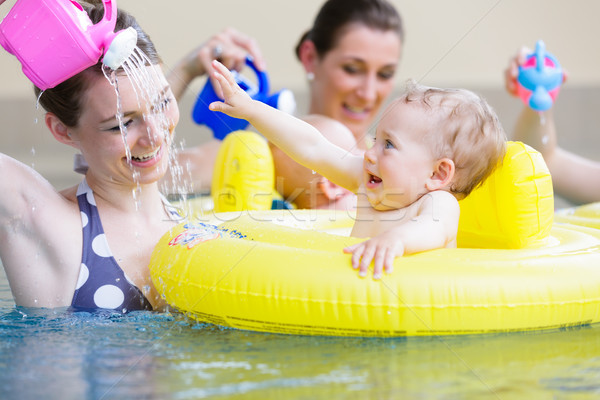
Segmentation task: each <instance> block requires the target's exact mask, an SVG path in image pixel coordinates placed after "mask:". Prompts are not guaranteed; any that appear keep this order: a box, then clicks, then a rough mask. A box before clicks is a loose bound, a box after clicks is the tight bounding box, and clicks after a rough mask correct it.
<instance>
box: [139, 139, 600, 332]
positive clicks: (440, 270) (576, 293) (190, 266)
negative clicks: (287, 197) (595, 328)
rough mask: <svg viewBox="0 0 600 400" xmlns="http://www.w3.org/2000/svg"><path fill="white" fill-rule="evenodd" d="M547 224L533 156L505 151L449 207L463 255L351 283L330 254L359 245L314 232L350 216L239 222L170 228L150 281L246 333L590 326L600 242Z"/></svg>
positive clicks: (243, 217) (282, 214)
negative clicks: (456, 207) (457, 215)
mask: <svg viewBox="0 0 600 400" xmlns="http://www.w3.org/2000/svg"><path fill="white" fill-rule="evenodd" d="M247 167H248V166H246V168H247ZM243 169H244V168H242V169H240V170H243ZM250 170H251V168H250ZM244 175H245V176H248V175H247V174H246V173H244ZM260 190H261V191H263V190H264V187H263V188H261V189H260ZM248 194H249V195H250V197H252V196H253V195H252V193H251V192H247V195H248ZM553 212H554V211H553V197H552V185H551V179H550V174H549V173H548V169H547V167H546V165H545V163H544V162H543V159H542V157H541V156H540V155H539V153H537V152H536V151H535V150H533V149H531V148H530V147H528V146H525V145H524V144H522V143H517V142H510V143H508V146H507V154H506V156H505V158H504V161H503V163H502V165H501V166H499V167H498V168H497V169H496V171H495V172H494V174H493V175H492V177H490V178H489V179H488V180H487V181H486V183H485V184H484V185H483V186H482V187H480V188H478V189H476V190H475V191H474V192H473V193H472V194H471V195H470V196H469V197H467V199H465V200H463V201H461V221H460V224H459V232H458V242H459V246H460V247H470V248H459V249H440V250H434V251H429V252H424V253H420V254H415V255H411V256H406V257H402V258H398V259H397V260H396V262H395V270H394V273H393V274H391V275H389V276H384V279H382V280H381V281H374V280H372V279H360V278H358V276H357V273H356V271H353V270H352V269H351V266H350V256H349V255H347V254H343V252H342V249H343V248H344V247H346V246H348V245H350V244H353V243H356V242H357V241H359V239H355V238H350V237H347V236H341V235H335V234H331V233H327V232H324V231H330V232H336V231H344V230H345V231H346V233H347V231H348V228H349V227H351V226H352V224H353V222H354V221H353V218H352V217H353V216H351V215H347V214H345V213H344V212H342V211H337V214H335V212H334V213H332V212H317V211H315V210H305V211H300V210H299V211H293V212H292V211H290V210H279V211H251V210H249V211H245V212H242V211H239V212H230V213H221V214H219V213H217V214H214V215H212V216H211V218H210V220H206V221H204V222H202V221H196V222H190V223H183V224H181V225H179V226H178V227H177V228H176V229H174V230H173V231H171V232H170V233H168V234H166V235H165V236H164V237H163V238H162V239H161V241H160V242H159V243H158V245H157V246H156V249H155V251H154V253H153V255H152V260H151V265H150V271H151V275H152V279H153V282H154V284H155V286H156V288H157V289H158V290H159V292H160V293H162V294H163V296H164V297H165V299H166V301H167V302H168V303H169V304H171V305H172V306H174V307H176V308H178V309H180V310H182V311H184V312H186V313H188V314H189V315H190V316H192V317H194V318H197V319H198V320H200V321H205V322H210V323H214V324H217V325H222V326H231V327H236V328H240V329H250V330H256V331H265V332H276V333H290V334H309V335H336V336H403V335H437V334H470V333H485V332H505V331H523V330H533V329H551V328H559V327H567V326H575V325H584V324H590V323H594V322H597V321H598V318H599V313H600V311H599V307H598V303H599V302H600V285H599V284H598V283H600V269H598V268H594V267H593V266H594V265H595V264H596V263H598V262H599V261H600V231H596V230H593V229H587V228H584V227H570V226H565V227H555V228H554V229H553V230H552V235H551V236H549V234H550V232H551V231H550V229H551V226H552V217H553ZM199 217H203V216H199ZM211 224H218V227H217V226H215V225H211ZM317 230H318V231H317Z"/></svg>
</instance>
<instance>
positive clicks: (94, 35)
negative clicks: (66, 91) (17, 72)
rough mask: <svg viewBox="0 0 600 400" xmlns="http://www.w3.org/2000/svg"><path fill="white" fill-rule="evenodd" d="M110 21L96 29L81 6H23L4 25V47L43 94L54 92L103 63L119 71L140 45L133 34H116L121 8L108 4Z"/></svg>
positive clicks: (41, 1) (66, 0) (51, 1)
mask: <svg viewBox="0 0 600 400" xmlns="http://www.w3.org/2000/svg"><path fill="white" fill-rule="evenodd" d="M103 5H104V17H103V18H102V20H101V21H100V22H98V23H97V24H93V23H92V21H91V20H90V18H89V17H88V15H87V13H86V12H85V10H84V9H83V7H82V6H81V5H80V4H79V3H78V2H76V1H75V0H17V2H16V3H15V5H14V6H13V8H12V9H11V10H10V11H9V13H8V15H7V16H6V17H5V18H4V19H3V20H2V22H0V44H1V45H2V47H4V48H5V49H6V51H8V52H9V53H11V54H13V55H15V56H16V57H17V59H18V60H19V61H20V62H21V64H22V67H23V73H24V74H25V75H26V76H27V77H28V78H29V79H30V80H31V81H32V82H33V83H34V84H35V85H36V86H37V87H39V88H40V89H42V90H45V89H48V88H52V87H54V86H56V85H58V84H60V83H62V82H64V81H66V80H67V79H69V78H70V77H72V76H74V75H76V74H78V73H79V72H81V71H83V70H85V69H86V68H88V67H91V66H92V65H95V64H96V63H97V62H98V60H99V59H100V57H102V56H103V55H104V58H103V62H104V63H105V64H106V65H108V66H109V67H110V68H112V69H117V68H118V67H119V66H120V65H122V64H123V62H124V61H125V60H126V59H127V58H128V57H129V55H130V54H131V52H132V51H133V49H134V48H135V45H136V42H137V32H136V31H135V29H133V28H128V29H124V30H122V31H119V32H117V33H115V32H114V29H115V25H116V22H117V5H116V1H114V0H103Z"/></svg>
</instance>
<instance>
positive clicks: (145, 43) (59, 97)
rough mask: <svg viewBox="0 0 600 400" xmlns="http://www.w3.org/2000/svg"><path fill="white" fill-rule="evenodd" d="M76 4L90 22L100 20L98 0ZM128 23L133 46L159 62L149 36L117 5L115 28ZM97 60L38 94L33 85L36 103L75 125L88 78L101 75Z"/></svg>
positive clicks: (89, 80)
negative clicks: (134, 44)
mask: <svg viewBox="0 0 600 400" xmlns="http://www.w3.org/2000/svg"><path fill="white" fill-rule="evenodd" d="M80 4H81V6H82V7H83V8H84V10H85V11H86V12H87V13H88V15H89V17H90V19H91V21H92V22H93V23H94V24H96V23H98V22H100V21H101V20H102V18H103V17H104V5H103V3H102V0H89V1H86V2H80ZM129 27H132V28H134V29H135V30H136V32H137V47H138V48H139V49H140V50H141V51H142V52H143V53H144V54H145V55H146V56H147V57H148V59H149V60H150V62H151V63H152V64H159V63H160V62H161V59H160V57H159V55H158V52H157V51H156V48H155V47H154V43H152V40H151V39H150V36H148V34H146V32H144V31H143V30H142V28H141V27H140V25H139V24H138V22H137V20H136V19H135V18H134V17H133V16H132V15H131V14H129V13H127V12H125V11H123V10H120V9H119V10H118V11H117V20H116V25H115V32H117V31H120V30H122V29H126V28H129ZM101 60H102V59H100V60H99V61H98V63H96V64H95V65H93V66H91V67H89V68H87V69H86V70H84V71H82V72H80V73H78V74H77V75H75V76H73V77H71V78H69V79H67V80H66V81H64V82H62V83H60V84H58V85H57V86H55V87H54V88H51V89H46V90H45V91H44V92H43V94H42V95H41V96H40V93H42V91H41V90H40V89H39V88H38V87H34V91H35V94H36V96H37V97H39V102H40V105H41V106H42V107H43V108H44V110H46V111H47V112H51V113H53V114H54V115H56V116H57V117H58V119H60V120H61V122H62V123H63V124H65V125H66V126H68V127H75V126H77V124H78V122H79V118H80V116H81V112H82V107H83V98H84V95H85V92H86V91H87V89H88V87H89V84H90V82H92V81H93V79H94V78H95V77H96V76H103V75H104V73H103V72H102V61H101Z"/></svg>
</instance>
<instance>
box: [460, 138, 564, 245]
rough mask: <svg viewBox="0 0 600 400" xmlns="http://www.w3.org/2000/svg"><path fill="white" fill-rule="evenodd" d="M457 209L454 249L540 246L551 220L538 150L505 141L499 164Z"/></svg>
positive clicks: (551, 195)
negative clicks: (456, 235) (458, 218)
mask: <svg viewBox="0 0 600 400" xmlns="http://www.w3.org/2000/svg"><path fill="white" fill-rule="evenodd" d="M459 204H460V221H459V225H458V237H457V242H458V247H469V248H494V249H519V248H523V247H533V246H536V245H539V244H543V243H544V241H545V239H546V238H547V237H548V235H549V234H550V228H551V227H552V221H553V215H554V193H553V189H552V179H551V177H550V172H549V171H548V167H547V166H546V163H545V162H544V159H543V157H542V155H541V154H540V153H539V152H538V151H536V150H534V149H533V148H531V147H529V146H527V145H526V144H524V143H521V142H507V148H506V155H505V156H504V160H503V162H502V164H501V165H499V166H498V167H497V168H496V170H495V171H494V172H493V173H492V175H491V176H490V177H489V178H488V179H486V180H485V182H484V183H483V184H482V185H481V186H480V187H478V188H477V189H475V190H473V192H471V194H470V195H469V196H467V197H466V198H465V199H463V200H461V201H460V202H459Z"/></svg>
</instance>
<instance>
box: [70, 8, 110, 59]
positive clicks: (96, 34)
mask: <svg viewBox="0 0 600 400" xmlns="http://www.w3.org/2000/svg"><path fill="white" fill-rule="evenodd" d="M71 1H73V2H75V1H74V0H71ZM102 3H103V4H104V17H103V18H102V20H101V21H100V22H98V23H97V24H95V25H93V26H92V27H90V29H89V35H90V38H91V39H92V41H93V42H94V43H95V44H96V45H97V46H98V48H99V49H101V48H104V49H106V48H108V46H109V45H110V42H112V40H113V39H114V37H115V35H116V34H115V25H116V23H117V5H116V2H114V1H112V0H103V1H102Z"/></svg>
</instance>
